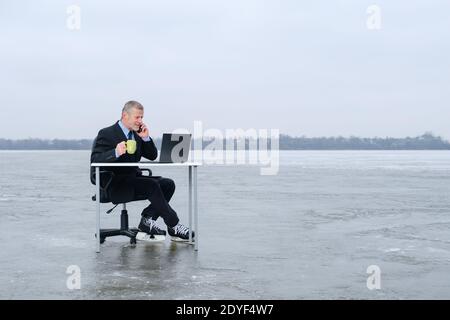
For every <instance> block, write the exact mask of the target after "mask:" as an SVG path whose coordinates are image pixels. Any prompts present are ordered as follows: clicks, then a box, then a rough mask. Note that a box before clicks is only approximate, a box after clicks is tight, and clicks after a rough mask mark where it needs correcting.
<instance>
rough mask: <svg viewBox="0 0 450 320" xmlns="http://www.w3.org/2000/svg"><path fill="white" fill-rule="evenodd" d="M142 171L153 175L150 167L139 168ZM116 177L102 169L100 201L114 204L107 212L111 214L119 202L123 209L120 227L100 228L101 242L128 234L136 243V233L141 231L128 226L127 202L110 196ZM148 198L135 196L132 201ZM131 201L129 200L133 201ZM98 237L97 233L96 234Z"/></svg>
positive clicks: (94, 197) (94, 196)
mask: <svg viewBox="0 0 450 320" xmlns="http://www.w3.org/2000/svg"><path fill="white" fill-rule="evenodd" d="M139 170H141V171H148V176H151V175H152V171H151V170H150V169H139ZM113 178H114V173H113V172H111V171H100V203H109V202H111V203H112V204H114V207H112V208H111V209H109V210H108V211H106V213H107V214H110V213H111V212H112V211H113V210H114V209H115V208H116V207H117V206H118V205H119V204H122V205H123V207H122V211H121V214H120V229H100V243H104V242H105V240H106V238H107V237H113V236H127V237H129V238H130V243H131V244H136V235H137V233H138V232H139V229H137V228H129V226H128V211H127V207H126V204H127V203H128V202H125V203H116V202H113V201H112V200H111V199H110V198H109V196H108V187H109V185H110V184H111V181H112V180H113ZM96 200H97V196H96V195H95V194H94V195H93V196H92V201H96ZM141 200H147V198H145V197H142V198H139V197H137V198H135V199H133V200H131V201H141ZM131 201H129V202H131ZM95 237H97V234H96V235H95Z"/></svg>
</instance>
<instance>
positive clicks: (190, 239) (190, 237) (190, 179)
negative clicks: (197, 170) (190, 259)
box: [189, 166, 192, 244]
mask: <svg viewBox="0 0 450 320" xmlns="http://www.w3.org/2000/svg"><path fill="white" fill-rule="evenodd" d="M189 243H191V244H192V166H189Z"/></svg>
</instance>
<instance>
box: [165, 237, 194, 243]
mask: <svg viewBox="0 0 450 320" xmlns="http://www.w3.org/2000/svg"><path fill="white" fill-rule="evenodd" d="M170 240H172V241H173V242H185V243H189V239H181V238H178V237H170ZM192 242H195V238H193V239H192Z"/></svg>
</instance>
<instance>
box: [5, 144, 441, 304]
mask: <svg viewBox="0 0 450 320" xmlns="http://www.w3.org/2000/svg"><path fill="white" fill-rule="evenodd" d="M89 154H90V153H89V151H0V165H1V175H0V188H1V189H0V214H1V230H2V232H1V233H0V240H1V241H0V243H1V250H0V270H1V274H0V298H1V299H123V298H125V299H450V275H449V270H450V216H449V214H450V152H448V151H282V152H281V153H280V170H279V173H278V175H275V176H262V175H260V169H259V167H257V166H204V167H202V168H200V169H199V176H198V181H199V201H200V202H199V215H200V220H199V223H200V226H199V228H200V229H199V231H200V239H199V240H200V242H199V251H198V252H195V251H194V250H193V247H192V246H189V245H186V244H174V243H171V242H170V240H169V239H167V241H166V242H164V243H161V244H146V243H142V242H139V243H138V245H137V246H136V247H131V246H130V245H129V242H128V238H125V237H116V238H108V239H107V241H106V242H105V243H104V244H103V245H102V252H101V253H100V254H97V253H95V245H94V238H93V235H94V232H95V204H94V202H92V201H91V200H90V197H91V196H92V194H93V193H94V186H92V185H91V184H90V182H89V173H88V172H89ZM186 171H187V170H186V169H185V168H160V169H158V170H157V171H156V170H154V174H155V175H163V176H167V177H171V178H172V179H174V180H175V181H176V183H177V190H176V192H175V195H174V198H173V200H172V202H171V203H173V207H174V208H175V210H177V211H178V213H179V216H180V217H181V220H182V221H183V222H185V223H187V212H186V210H185V208H186V207H187V172H186ZM146 205H147V203H145V202H134V203H132V204H129V205H128V209H129V215H130V225H131V226H136V225H137V223H138V221H139V218H140V212H141V210H142V209H143V208H144V207H145V206H146ZM109 208H110V205H109V204H104V205H102V211H103V212H105V211H106V210H107V209H109ZM119 216H120V210H118V209H116V210H115V211H114V213H113V214H110V215H106V214H104V213H103V214H102V227H107V226H110V227H116V226H118V225H119V220H120V218H119ZM160 223H161V225H162V221H160ZM71 265H77V266H78V267H79V268H80V271H81V289H79V290H70V289H68V287H67V285H66V281H67V279H68V277H69V274H67V273H66V270H67V268H68V267H69V266H71ZM371 265H376V266H378V267H379V268H380V270H381V289H379V290H369V289H368V288H367V286H366V281H367V278H368V276H369V274H367V273H366V270H367V268H368V267H369V266H371Z"/></svg>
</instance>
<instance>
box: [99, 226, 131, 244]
mask: <svg viewBox="0 0 450 320" xmlns="http://www.w3.org/2000/svg"><path fill="white" fill-rule="evenodd" d="M138 232H139V230H138V229H136V228H131V229H100V243H103V242H105V240H106V238H107V237H114V236H127V237H129V238H130V243H132V244H135V243H136V234H137V233H138Z"/></svg>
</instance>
